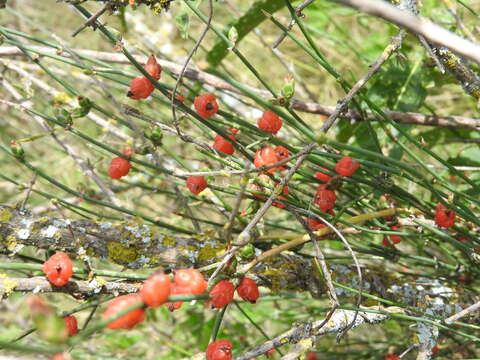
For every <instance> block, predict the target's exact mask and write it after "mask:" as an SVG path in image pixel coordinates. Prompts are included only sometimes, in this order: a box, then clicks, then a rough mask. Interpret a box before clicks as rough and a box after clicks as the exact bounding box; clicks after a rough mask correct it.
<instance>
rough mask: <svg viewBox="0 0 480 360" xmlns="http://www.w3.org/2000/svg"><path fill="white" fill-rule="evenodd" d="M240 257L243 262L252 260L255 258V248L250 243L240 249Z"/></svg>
mask: <svg viewBox="0 0 480 360" xmlns="http://www.w3.org/2000/svg"><path fill="white" fill-rule="evenodd" d="M239 255H240V258H241V259H242V260H246V261H248V260H251V259H253V257H254V256H255V247H254V246H253V245H252V244H250V243H248V244H247V245H245V246H244V247H242V248H241V249H240V251H239Z"/></svg>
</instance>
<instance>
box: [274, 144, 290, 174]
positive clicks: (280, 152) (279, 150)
mask: <svg viewBox="0 0 480 360" xmlns="http://www.w3.org/2000/svg"><path fill="white" fill-rule="evenodd" d="M275 155H277V158H278V161H281V160H283V159H286V158H288V157H289V156H290V152H289V151H288V149H287V148H286V147H284V146H282V145H278V146H277V147H276V148H275ZM278 169H279V170H285V169H286V167H285V166H279V167H278Z"/></svg>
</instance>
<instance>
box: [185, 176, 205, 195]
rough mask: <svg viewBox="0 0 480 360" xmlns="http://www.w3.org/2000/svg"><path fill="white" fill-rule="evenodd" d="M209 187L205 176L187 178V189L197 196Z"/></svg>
mask: <svg viewBox="0 0 480 360" xmlns="http://www.w3.org/2000/svg"><path fill="white" fill-rule="evenodd" d="M207 186H208V184H207V182H206V181H205V178H204V177H203V176H189V177H188V178H187V187H188V189H189V190H190V191H191V192H192V193H194V194H195V195H198V194H200V193H201V192H202V191H203V190H205V189H206V188H207Z"/></svg>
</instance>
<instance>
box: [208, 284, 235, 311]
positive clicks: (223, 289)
mask: <svg viewBox="0 0 480 360" xmlns="http://www.w3.org/2000/svg"><path fill="white" fill-rule="evenodd" d="M234 292H235V287H234V286H233V284H232V283H231V282H230V281H228V280H222V281H220V282H218V283H217V284H216V285H215V286H214V287H213V289H212V290H211V291H210V301H211V304H212V308H217V309H220V308H223V307H225V306H227V305H228V304H230V303H231V302H232V300H233V293H234Z"/></svg>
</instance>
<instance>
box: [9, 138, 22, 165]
mask: <svg viewBox="0 0 480 360" xmlns="http://www.w3.org/2000/svg"><path fill="white" fill-rule="evenodd" d="M10 151H11V152H12V154H13V156H15V158H16V159H17V160H20V161H23V160H24V159H25V151H24V150H23V147H22V145H20V144H19V143H17V142H16V141H15V140H12V141H10Z"/></svg>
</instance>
